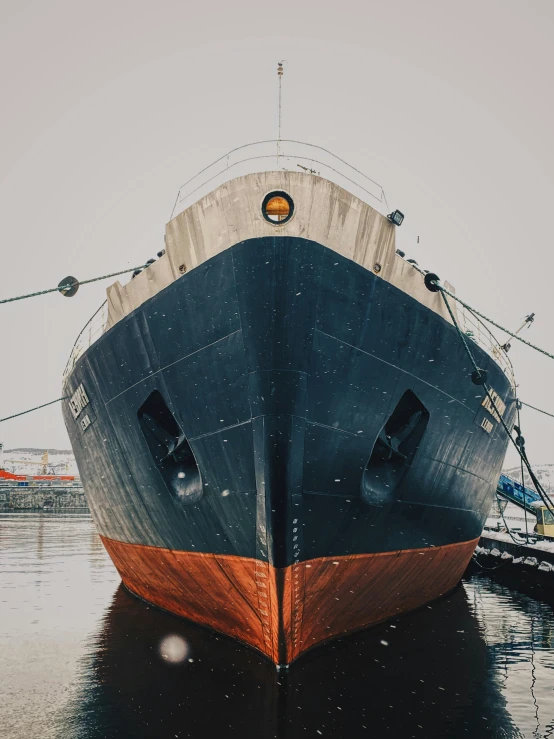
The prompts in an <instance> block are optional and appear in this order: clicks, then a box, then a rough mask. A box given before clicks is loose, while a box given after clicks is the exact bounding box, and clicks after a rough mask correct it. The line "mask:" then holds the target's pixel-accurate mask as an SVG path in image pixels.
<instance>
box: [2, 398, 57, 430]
mask: <svg viewBox="0 0 554 739" xmlns="http://www.w3.org/2000/svg"><path fill="white" fill-rule="evenodd" d="M67 398H68V396H67V395H64V396H63V398H57V399H56V400H51V401H50V402H49V403H43V404H42V405H37V406H36V408H29V410H27V411H21V413H14V414H13V416H6V418H0V423H2V422H3V421H9V420H10V419H11V418H17V417H18V416H25V415H26V414H27V413H32V412H33V411H38V410H40V409H41V408H46V406H47V405H54V403H60V402H61V401H62V400H67Z"/></svg>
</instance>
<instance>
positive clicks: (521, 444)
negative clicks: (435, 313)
mask: <svg viewBox="0 0 554 739" xmlns="http://www.w3.org/2000/svg"><path fill="white" fill-rule="evenodd" d="M425 286H426V287H427V289H428V290H430V291H431V292H438V291H440V294H441V297H442V299H443V301H444V304H445V306H446V309H447V311H448V313H449V315H450V318H451V320H452V323H453V324H454V327H455V329H456V331H457V333H458V336H459V338H460V341H461V342H462V344H463V346H464V349H465V351H466V353H467V355H468V357H469V359H470V361H471V364H472V365H473V368H474V371H473V372H472V374H471V380H472V382H473V384H474V385H482V386H483V389H484V390H485V393H486V394H487V397H488V400H489V402H490V404H491V406H492V408H493V410H494V412H495V414H496V417H497V418H498V419H499V421H500V423H501V424H502V426H503V428H504V431H505V432H506V434H507V436H508V439H509V440H510V441H511V443H512V444H513V445H514V447H515V449H516V451H517V453H518V455H519V457H520V459H521V460H522V462H523V463H524V464H525V466H526V467H527V471H528V472H529V476H530V477H531V480H532V482H533V484H534V486H535V488H536V490H537V492H538V494H539V495H540V497H541V499H542V502H543V503H544V504H545V506H546V507H547V509H548V510H549V511H550V513H552V514H554V504H553V503H552V500H551V499H550V496H549V495H548V493H547V492H546V491H545V490H544V488H543V487H542V485H541V484H540V482H539V480H538V478H537V476H536V475H535V473H534V472H533V469H532V467H531V463H530V462H529V459H528V458H527V452H526V451H525V440H524V438H523V436H522V434H521V429H520V427H519V426H514V429H515V431H516V433H517V438H515V439H514V438H513V436H512V432H511V431H510V429H509V428H508V426H507V425H506V421H505V420H504V417H503V416H502V413H501V412H500V410H499V408H498V407H497V405H496V401H495V398H494V396H493V394H492V393H491V389H490V387H489V386H488V384H487V372H486V370H483V369H480V368H479V367H478V365H477V362H476V361H475V358H474V356H473V353H472V351H471V349H470V348H469V345H468V343H467V340H466V336H464V333H463V331H462V329H461V328H460V326H459V325H458V321H457V320H456V316H455V315H454V311H453V310H452V307H451V305H450V303H449V302H448V300H447V298H446V295H445V293H447V294H449V295H450V293H449V291H448V290H446V289H445V288H443V287H442V285H441V284H440V282H439V278H438V277H437V276H436V275H434V274H432V273H431V272H428V273H427V274H426V275H425ZM468 310H469V309H468ZM553 359H554V357H553ZM516 402H517V400H516Z"/></svg>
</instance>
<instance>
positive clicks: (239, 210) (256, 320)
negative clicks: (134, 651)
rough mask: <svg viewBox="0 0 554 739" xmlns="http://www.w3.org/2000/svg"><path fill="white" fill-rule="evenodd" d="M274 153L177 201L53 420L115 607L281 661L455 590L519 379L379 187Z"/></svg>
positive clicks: (92, 334)
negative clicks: (424, 264) (147, 611)
mask: <svg viewBox="0 0 554 739" xmlns="http://www.w3.org/2000/svg"><path fill="white" fill-rule="evenodd" d="M262 143H264V144H267V143H268V142H262ZM268 145H270V146H272V147H274V146H275V143H274V142H269V144H268ZM253 146H256V145H253ZM287 146H288V147H289V148H288V149H287ZM302 146H304V148H303V149H302ZM276 149H277V151H276V153H275V152H273V154H272V157H273V158H272V159H271V158H270V155H268V154H260V153H259V149H255V150H254V151H252V150H251V149H249V148H248V147H240V148H239V149H237V150H235V151H234V152H231V154H230V155H226V156H225V157H222V158H221V159H220V160H218V162H216V163H215V168H212V169H209V168H208V169H207V170H205V171H203V172H202V173H201V174H200V175H199V178H196V179H193V180H192V181H189V183H187V185H186V186H185V187H184V189H183V190H181V191H180V193H179V195H178V197H177V199H176V208H175V209H174V212H173V213H172V217H171V218H170V220H169V222H168V223H167V225H166V231H165V242H164V245H163V248H162V249H161V250H160V251H159V252H158V258H157V259H155V260H154V259H151V260H149V262H148V264H147V265H146V266H145V267H144V268H142V269H139V270H137V271H136V272H135V273H134V274H133V277H132V278H131V279H130V280H129V281H128V283H127V284H121V282H119V281H118V282H116V283H115V284H113V285H111V286H110V287H109V288H108V289H107V300H106V302H105V304H104V305H103V306H102V309H101V310H99V312H98V313H97V315H96V317H95V319H94V321H95V322H94V323H91V324H90V325H87V326H86V327H85V329H83V332H82V333H81V335H80V336H79V338H78V341H77V342H76V345H75V347H74V349H73V352H72V354H71V356H70V359H69V362H68V365H67V368H66V371H65V374H64V380H63V396H64V397H65V400H64V401H63V403H62V406H63V415H64V420H65V424H66V426H67V430H68V433H69V436H70V439H71V444H72V447H73V450H74V453H75V457H76V461H77V465H78V468H79V472H80V475H81V479H82V483H83V485H84V490H85V495H86V498H87V501H88V504H89V507H90V510H91V513H92V516H93V518H94V521H95V524H96V527H97V529H98V532H99V534H100V536H101V538H102V541H103V543H104V546H105V548H106V550H107V552H108V554H109V555H110V557H111V559H112V560H113V563H114V565H115V567H116V568H117V570H118V572H119V573H120V575H121V579H122V581H123V584H124V586H125V587H126V588H127V590H128V591H129V592H130V593H132V594H134V595H136V596H138V597H139V598H141V599H143V600H144V601H147V602H148V603H150V604H153V605H155V606H157V607H159V608H161V609H165V610H166V611H169V612H171V613H172V614H176V615H178V616H181V617H184V618H186V619H190V620H192V621H194V622H196V623H198V624H201V625H203V626H206V627H209V628H211V629H214V630H216V631H218V632H221V633H223V634H226V635H228V636H230V637H233V638H235V639H238V640H240V641H242V642H244V643H246V644H248V645H250V646H251V647H253V648H255V649H257V650H259V651H260V652H261V653H263V654H264V655H265V656H266V657H268V658H269V659H270V660H271V661H273V662H274V663H275V664H276V665H279V666H282V665H288V664H289V663H291V662H293V661H294V660H295V659H296V658H298V657H299V656H300V655H301V654H303V653H304V652H305V651H306V650H308V649H311V648H312V647H315V646H316V645H319V644H321V643H323V642H325V641H327V640H329V639H332V638H335V637H339V636H342V635H343V634H346V633H348V632H352V631H356V630H359V629H364V628H367V627H369V626H372V625H374V624H377V623H379V622H383V621H386V620H388V619H390V618H393V617H396V616H398V615H400V614H403V613H405V612H407V611H411V610H414V609H416V608H418V607H421V606H423V605H424V604H427V603H430V602H431V601H433V600H435V599H437V598H439V597H441V596H443V595H444V594H446V593H449V592H450V591H452V590H453V589H454V588H455V587H456V585H457V584H458V582H459V581H460V579H461V577H462V574H463V572H464V570H465V569H466V566H467V564H468V562H469V560H470V558H471V556H472V553H473V551H474V549H475V546H476V544H477V541H478V539H479V536H480V534H481V531H482V528H483V524H484V522H485V519H486V516H487V514H488V511H489V510H490V507H491V503H492V501H493V498H494V495H495V490H496V486H497V481H498V477H499V474H500V472H501V469H502V462H503V460H504V456H505V452H506V448H507V444H508V437H507V434H506V433H505V429H504V428H503V423H504V424H506V427H507V428H511V426H512V425H513V423H514V414H515V383H514V379H513V372H512V369H511V365H510V362H509V360H508V358H507V355H506V351H505V350H504V349H503V347H501V346H500V345H499V344H498V342H496V340H495V338H494V337H493V336H492V335H491V334H490V333H489V332H488V331H487V329H486V328H485V327H484V326H483V325H482V324H480V323H479V322H478V320H477V319H475V318H474V317H472V315H471V314H470V313H468V312H467V311H464V310H463V309H462V308H460V306H457V305H456V303H455V302H454V301H451V306H450V307H451V310H452V315H450V313H449V311H448V308H447V306H446V305H445V300H444V299H443V297H442V295H441V293H440V292H437V291H436V290H435V291H433V290H430V289H428V287H427V286H426V284H425V270H422V269H420V268H419V266H418V265H417V263H416V262H415V261H414V260H413V259H407V258H406V256H405V254H404V253H403V252H402V251H401V250H400V249H397V247H396V233H397V231H398V229H399V228H401V226H402V222H403V219H404V216H403V213H402V212H401V211H399V210H392V211H391V210H390V209H389V207H388V204H387V201H386V197H385V195H384V191H383V189H382V188H381V186H380V185H379V186H377V184H376V183H374V181H373V180H370V179H369V178H367V177H366V176H365V175H362V173H361V172H360V170H359V169H358V168H354V167H350V165H347V163H346V162H345V161H344V160H343V159H340V158H338V157H334V155H331V154H330V152H328V151H326V150H324V149H320V148H319V147H315V146H313V145H311V144H306V145H300V143H299V142H289V143H288V144H287V143H286V142H283V141H277V142H276ZM302 151H303V152H304V153H303V154H302V153H301V152H302ZM234 167H235V170H233V168H234ZM241 167H242V169H241ZM389 211H390V212H389ZM445 248H446V247H445ZM445 284H447V285H448V288H449V291H450V292H453V291H454V288H453V287H452V285H450V283H445ZM453 319H454V321H455V323H454V321H453ZM461 336H463V338H464V341H465V343H466V344H467V346H468V348H469V349H470V352H471V354H472V355H473V357H474V359H475V361H476V363H477V364H478V366H479V368H481V369H482V370H484V371H485V372H486V373H487V378H488V385H489V387H490V393H491V394H492V395H491V394H487V392H486V390H485V388H484V387H483V385H478V384H474V383H473V382H472V379H471V378H472V372H473V371H474V367H473V366H472V363H471V361H470V358H469V356H468V352H467V351H466V348H465V346H464V341H462V340H461ZM491 397H493V398H494V400H495V402H493V403H491Z"/></svg>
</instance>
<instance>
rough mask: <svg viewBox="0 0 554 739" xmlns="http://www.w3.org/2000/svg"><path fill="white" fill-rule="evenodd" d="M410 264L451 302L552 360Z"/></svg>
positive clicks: (537, 347)
mask: <svg viewBox="0 0 554 739" xmlns="http://www.w3.org/2000/svg"><path fill="white" fill-rule="evenodd" d="M410 264H412V267H413V268H414V269H415V270H417V271H418V272H419V273H420V274H422V275H423V277H424V278H425V277H427V275H429V277H434V278H435V279H430V280H429V278H428V277H427V279H428V280H429V284H431V285H434V286H435V287H436V288H437V290H440V291H441V293H446V294H447V295H448V296H450V297H451V298H452V299H453V300H455V301H456V302H458V303H459V304H460V305H462V306H463V307H464V308H465V309H466V310H468V311H469V312H470V313H473V315H474V316H478V317H479V318H482V319H483V320H484V321H487V322H488V323H490V324H491V325H492V326H495V327H496V328H498V329H500V331H504V333H506V334H508V335H509V336H511V337H512V338H513V339H517V340H518V341H521V343H522V344H525V345H526V346H529V347H531V349H535V351H537V352H540V353H541V354H544V355H545V356H546V357H549V358H550V359H554V354H551V353H550V352H547V351H546V350H545V349H541V347H540V346H537V345H536V344H532V343H531V342H530V341H526V340H525V339H522V338H521V336H518V335H517V334H514V332H513V331H510V330H509V329H507V328H504V326H501V325H500V324H499V323H496V321H493V319H492V318H489V317H488V316H485V315H484V314H483V313H480V312H479V311H478V310H476V309H475V308H472V307H471V305H468V304H467V303H466V302H464V301H463V300H462V299H461V298H459V297H458V296H457V295H455V294H454V293H452V292H450V290H448V288H446V287H444V285H441V283H440V280H439V278H438V277H437V275H434V274H432V273H431V272H426V271H425V270H423V269H421V267H419V266H418V265H417V264H413V263H411V262H410ZM425 284H426V286H427V288H429V285H428V284H427V281H426V282H425ZM536 410H538V409H536Z"/></svg>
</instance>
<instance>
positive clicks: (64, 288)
mask: <svg viewBox="0 0 554 739" xmlns="http://www.w3.org/2000/svg"><path fill="white" fill-rule="evenodd" d="M148 266H149V265H148V264H141V265H140V266H139V267H131V268H129V269H122V270H120V271H119V272H112V273H111V274H109V275H102V276H101V277H92V278H91V279H89V280H77V279H75V278H71V277H70V278H66V279H69V280H71V282H67V283H65V284H64V283H63V282H62V283H60V284H59V285H58V286H57V287H49V288H48V289H47V290H39V291H38V292H36V293H27V294H26V295H17V296H15V297H14V298H3V299H1V300H0V304H2V303H13V302H15V301H16V300H26V299H27V298H36V297H37V296H38V295H47V294H48V293H56V292H59V293H61V294H62V295H64V294H66V293H68V291H70V290H73V289H75V288H79V287H80V285H88V284H90V283H91V282H99V281H100V280H107V279H109V278H110V277H117V276H118V275H124V274H127V273H128V272H136V271H137V270H141V269H144V268H145V267H148ZM75 292H77V290H75ZM72 294H73V295H74V294H75V293H72ZM68 297H71V295H68Z"/></svg>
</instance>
